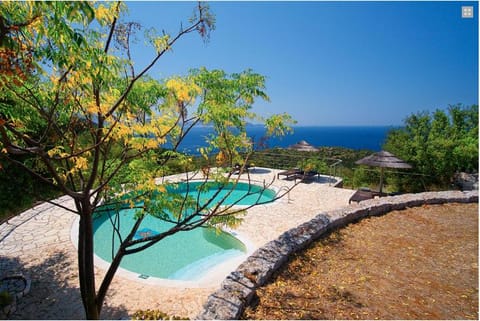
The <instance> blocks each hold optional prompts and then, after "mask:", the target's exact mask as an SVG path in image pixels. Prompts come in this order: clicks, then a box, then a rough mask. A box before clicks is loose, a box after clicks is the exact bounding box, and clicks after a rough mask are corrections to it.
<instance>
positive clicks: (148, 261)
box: [94, 182, 275, 281]
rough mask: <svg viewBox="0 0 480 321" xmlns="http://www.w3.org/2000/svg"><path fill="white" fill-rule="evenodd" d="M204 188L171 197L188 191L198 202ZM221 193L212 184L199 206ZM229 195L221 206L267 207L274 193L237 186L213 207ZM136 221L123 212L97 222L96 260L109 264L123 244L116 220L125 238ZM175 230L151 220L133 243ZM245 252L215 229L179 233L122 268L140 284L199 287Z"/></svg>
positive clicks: (127, 259) (127, 211)
mask: <svg viewBox="0 0 480 321" xmlns="http://www.w3.org/2000/svg"><path fill="white" fill-rule="evenodd" d="M201 184H202V183H201V182H193V183H192V182H190V183H189V185H187V183H180V184H178V185H177V186H176V187H175V188H174V189H171V191H173V192H174V193H178V194H182V195H186V194H187V191H188V195H189V196H192V197H195V198H197V195H198V193H199V192H198V190H199V187H200V186H201ZM218 189H219V185H218V184H209V185H208V188H207V189H202V192H201V193H200V195H199V197H198V199H199V200H200V203H201V202H202V200H208V199H210V198H211V197H212V196H213V195H214V194H215V193H216V192H217V191H218ZM226 193H229V195H228V197H226V198H225V200H224V201H223V202H222V204H224V205H231V204H237V205H252V204H265V203H269V202H271V201H272V200H273V199H274V198H275V192H274V191H273V190H271V189H263V188H261V187H260V186H256V185H251V184H247V183H237V184H231V185H227V186H226V187H224V188H221V191H220V193H218V195H217V196H216V198H215V199H214V201H213V202H212V204H214V203H215V202H218V201H220V200H222V199H223V198H224V197H225V196H226ZM117 215H118V216H117ZM134 215H135V210H132V209H124V210H120V211H119V212H118V213H117V212H113V211H112V212H103V213H102V215H98V216H97V217H96V219H95V220H94V241H95V254H96V255H97V256H98V257H100V258H101V259H102V260H104V261H107V262H111V261H112V253H113V252H114V251H115V252H116V250H117V248H118V246H119V243H120V242H119V240H118V236H117V235H116V234H115V233H114V231H113V225H112V220H115V219H117V220H118V219H119V220H120V224H119V232H120V234H121V235H122V237H123V238H124V237H126V235H127V234H128V233H129V232H130V230H131V228H132V227H133V224H134V223H135V219H134ZM172 226H173V223H169V222H166V221H164V220H161V219H158V218H156V217H154V216H152V215H148V216H147V217H145V218H144V220H143V221H142V223H141V225H140V227H139V229H138V231H137V234H136V236H135V237H138V238H142V237H145V236H148V235H154V234H158V233H161V232H163V231H166V230H168V229H169V228H171V227H172ZM113 238H115V240H114V239H113ZM112 244H113V247H114V248H113V250H114V251H112ZM246 251H247V249H246V246H245V245H244V243H242V242H241V241H240V240H238V239H237V238H236V237H234V236H233V235H231V234H229V233H226V232H223V231H222V232H220V233H218V232H217V231H216V230H215V229H212V228H197V229H194V230H191V231H188V232H178V233H176V234H174V235H171V236H168V237H166V238H165V239H163V240H161V241H160V242H158V243H157V244H155V245H153V246H152V247H150V248H148V249H146V250H143V251H141V252H138V253H135V254H131V255H127V256H125V257H124V258H123V260H122V263H121V264H120V267H121V268H123V269H125V270H128V271H131V272H135V273H138V274H139V275H140V277H142V278H148V277H156V278H162V279H170V280H183V281H196V280H199V279H200V278H202V277H203V276H204V275H205V274H206V273H207V272H208V271H209V270H211V269H212V268H214V267H216V266H217V265H219V264H220V263H223V262H226V261H227V260H230V259H233V258H236V257H239V256H242V255H244V254H245V253H246Z"/></svg>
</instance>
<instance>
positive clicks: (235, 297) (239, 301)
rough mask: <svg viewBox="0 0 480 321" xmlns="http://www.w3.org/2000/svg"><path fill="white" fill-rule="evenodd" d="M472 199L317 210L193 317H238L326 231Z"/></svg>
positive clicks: (437, 196)
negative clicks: (396, 212)
mask: <svg viewBox="0 0 480 321" xmlns="http://www.w3.org/2000/svg"><path fill="white" fill-rule="evenodd" d="M475 202H478V191H468V192H460V191H446V192H426V193H419V194H404V195H398V196H392V197H383V198H377V199H373V200H368V201H363V202H361V203H360V204H358V205H353V206H349V207H345V208H343V209H339V210H335V211H330V212H325V213H320V214H319V215H317V216H316V217H315V218H314V219H312V220H311V221H309V222H306V223H303V224H301V225H299V226H297V227H296V228H293V229H291V230H289V231H287V232H285V233H283V234H282V235H281V236H280V237H279V238H278V239H276V240H274V241H271V242H269V243H267V244H266V245H264V246H263V247H261V248H260V249H258V250H257V251H255V252H254V253H253V254H252V255H251V256H250V257H248V258H247V260H245V261H244V262H243V263H242V264H241V265H240V266H239V267H238V268H237V270H236V271H234V272H232V273H231V274H230V275H229V276H228V277H227V278H226V279H225V280H224V281H223V283H222V284H221V285H220V289H219V290H217V291H216V292H214V293H213V294H211V295H210V296H209V298H208V300H207V302H206V303H205V305H204V310H203V312H202V313H200V314H199V315H198V316H197V317H196V319H202V320H212V319H222V320H232V319H239V318H240V316H241V314H242V313H243V311H244V309H245V307H246V306H247V305H248V304H249V303H250V300H251V299H252V297H253V295H254V293H255V290H256V289H257V288H258V287H261V286H262V285H264V284H265V283H266V282H267V281H268V280H269V278H270V277H271V275H272V274H273V273H274V272H275V271H276V270H277V269H278V268H279V267H281V266H282V265H283V264H284V263H285V262H286V261H287V259H288V257H289V256H290V255H291V254H293V253H295V252H297V251H300V250H302V249H304V248H305V247H306V246H307V245H309V244H310V243H311V242H313V241H315V240H317V239H318V238H319V237H320V236H322V235H323V234H325V233H326V232H327V231H329V230H332V229H335V228H339V227H343V226H345V225H347V224H349V223H351V222H353V221H356V220H358V219H361V218H364V217H367V216H375V215H383V214H386V213H388V212H390V211H394V210H402V209H406V208H409V207H415V206H422V205H426V204H444V203H475Z"/></svg>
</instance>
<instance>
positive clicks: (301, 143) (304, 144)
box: [288, 140, 318, 152]
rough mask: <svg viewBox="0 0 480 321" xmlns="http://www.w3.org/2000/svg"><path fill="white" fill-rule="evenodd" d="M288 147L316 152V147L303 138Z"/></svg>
mask: <svg viewBox="0 0 480 321" xmlns="http://www.w3.org/2000/svg"><path fill="white" fill-rule="evenodd" d="M288 149H295V150H298V151H301V152H318V148H316V147H313V146H312V145H310V144H309V143H307V142H306V141H304V140H301V141H299V142H298V143H296V144H293V145H290V146H289V147H288Z"/></svg>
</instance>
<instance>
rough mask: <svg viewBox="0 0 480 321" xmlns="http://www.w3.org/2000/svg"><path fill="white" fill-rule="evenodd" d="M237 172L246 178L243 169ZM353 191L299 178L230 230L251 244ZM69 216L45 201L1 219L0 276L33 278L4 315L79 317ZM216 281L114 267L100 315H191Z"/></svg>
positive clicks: (271, 173)
mask: <svg viewBox="0 0 480 321" xmlns="http://www.w3.org/2000/svg"><path fill="white" fill-rule="evenodd" d="M277 172H278V171H276V170H270V169H260V170H257V171H255V170H254V171H252V173H251V179H252V180H253V181H255V182H256V183H260V184H262V183H263V182H264V181H265V182H269V181H271V180H272V178H274V177H276V173H277ZM181 178H182V177H181V176H179V175H177V176H175V177H171V179H175V180H176V179H181ZM241 178H242V179H244V178H245V179H246V176H245V174H242V177H241ZM293 184H294V182H291V181H286V180H277V181H275V183H274V184H273V187H274V188H275V189H276V190H277V191H278V190H282V189H285V188H288V187H291V186H292V185H293ZM353 193H354V191H353V190H348V189H339V188H334V187H332V186H331V184H330V183H329V182H328V181H327V180H326V179H325V177H322V180H321V181H318V182H312V183H308V184H307V183H300V184H299V185H298V186H297V187H295V189H294V190H292V191H291V192H290V193H289V195H287V196H285V197H284V198H283V199H281V200H278V201H276V202H275V203H273V204H268V205H261V206H257V207H254V208H252V209H250V210H248V213H247V214H246V216H245V217H244V221H243V223H242V224H241V226H240V227H239V228H238V229H237V230H236V231H235V232H236V233H239V234H241V235H242V237H245V238H247V239H248V241H249V243H251V244H252V245H253V247H254V248H253V249H257V248H259V247H261V246H263V245H264V244H266V243H267V242H269V241H272V240H275V239H276V238H277V237H278V236H279V235H281V234H282V233H283V232H284V231H287V230H289V229H291V228H293V227H295V226H297V225H299V224H301V223H303V222H306V221H308V220H310V219H312V218H314V217H315V216H316V215H317V214H318V213H320V212H324V211H327V210H332V209H335V208H339V207H343V206H345V205H347V204H348V199H349V198H350V197H351V195H352V194H353ZM56 201H58V202H60V203H61V204H62V205H63V206H68V207H70V208H73V202H72V201H71V200H70V199H69V198H68V197H65V196H63V197H61V198H59V199H57V200H56ZM75 219H76V215H75V214H73V213H72V212H70V211H67V210H65V209H62V208H58V207H55V206H53V205H51V204H48V203H44V204H41V205H37V206H35V207H33V208H32V209H29V210H27V211H25V212H23V213H22V214H20V215H18V216H16V217H14V218H12V219H10V220H9V221H8V222H5V223H4V224H2V225H0V276H1V275H2V274H14V273H23V274H24V275H26V276H28V277H29V278H30V279H31V280H32V282H31V291H30V293H29V294H28V295H26V296H25V297H23V298H22V299H21V300H19V302H18V308H17V311H16V312H15V313H14V314H13V315H11V316H10V318H12V319H82V318H84V314H83V307H82V305H81V299H80V294H79V288H78V276H77V258H76V248H75V246H74V244H73V243H72V241H71V239H70V236H71V228H72V225H73V223H74V221H75ZM234 269H235V267H233V268H232V270H234ZM230 271H231V270H230ZM230 271H226V274H228V273H229V272H230ZM104 273H105V270H103V269H102V268H100V267H98V266H97V269H96V279H97V284H99V283H100V280H101V278H102V276H103V274H104ZM221 280H222V279H220V280H219V282H218V283H215V282H214V283H212V284H210V285H209V286H208V287H203V288H186V287H165V286H159V285H152V284H147V283H145V282H138V281H134V280H131V279H129V278H126V277H122V275H121V274H117V275H116V276H115V278H114V281H113V282H112V285H111V287H110V290H109V293H108V295H107V298H106V303H105V307H104V309H103V312H102V317H103V318H106V319H125V318H129V316H130V315H132V313H133V312H135V311H136V310H137V309H159V310H161V311H163V312H165V313H168V314H170V315H179V316H187V317H190V318H193V317H195V316H196V315H198V313H199V312H200V311H201V310H202V306H203V304H204V303H205V302H206V300H207V297H208V295H210V294H211V293H212V292H213V291H214V290H216V289H217V288H218V286H219V285H220V282H221Z"/></svg>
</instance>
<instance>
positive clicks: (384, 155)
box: [355, 150, 412, 194]
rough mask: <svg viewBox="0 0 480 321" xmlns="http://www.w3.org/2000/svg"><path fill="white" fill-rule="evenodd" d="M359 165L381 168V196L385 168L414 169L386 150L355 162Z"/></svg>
mask: <svg viewBox="0 0 480 321" xmlns="http://www.w3.org/2000/svg"><path fill="white" fill-rule="evenodd" d="M355 164H357V165H368V166H376V167H380V194H381V193H382V187H383V169H384V168H412V166H411V165H410V164H408V163H406V162H405V161H403V160H401V159H400V158H398V157H396V156H395V155H393V154H392V153H389V152H386V151H384V150H382V151H380V152H378V153H375V154H372V155H370V156H367V157H364V158H362V159H360V160H358V161H356V162H355Z"/></svg>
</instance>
